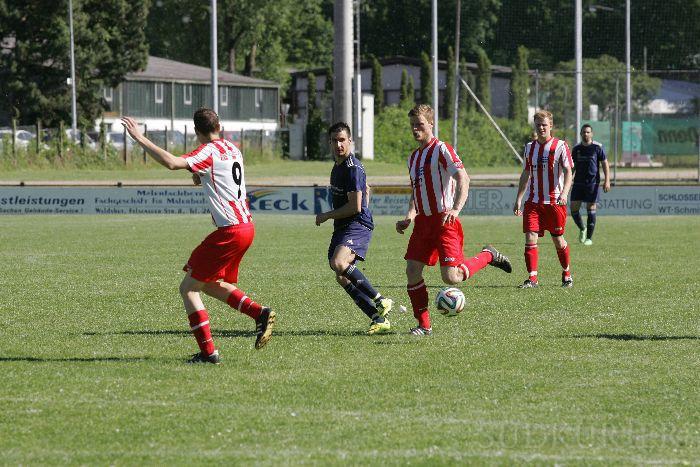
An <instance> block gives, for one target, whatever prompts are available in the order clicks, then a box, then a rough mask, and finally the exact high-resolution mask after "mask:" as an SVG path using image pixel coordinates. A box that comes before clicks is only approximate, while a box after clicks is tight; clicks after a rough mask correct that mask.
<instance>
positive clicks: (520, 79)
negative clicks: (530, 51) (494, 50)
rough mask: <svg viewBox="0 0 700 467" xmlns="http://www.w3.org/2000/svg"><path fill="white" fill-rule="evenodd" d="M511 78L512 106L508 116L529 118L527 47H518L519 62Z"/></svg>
mask: <svg viewBox="0 0 700 467" xmlns="http://www.w3.org/2000/svg"><path fill="white" fill-rule="evenodd" d="M512 70H513V72H512V73H511V78H510V95H509V97H510V106H509V109H508V116H509V117H510V118H511V119H512V120H515V121H518V122H524V121H526V120H527V90H528V85H529V76H528V73H527V71H528V67H527V49H526V48H525V47H523V46H522V45H521V46H520V47H518V62H517V63H516V64H515V65H513V67H512Z"/></svg>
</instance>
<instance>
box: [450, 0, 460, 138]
mask: <svg viewBox="0 0 700 467" xmlns="http://www.w3.org/2000/svg"><path fill="white" fill-rule="evenodd" d="M456 13H457V18H456V20H457V22H456V25H455V90H454V102H453V103H452V110H453V112H452V144H453V145H454V147H455V150H456V149H457V142H458V139H459V138H458V137H457V133H458V131H459V130H458V129H457V120H458V116H459V93H460V91H461V88H462V86H460V84H459V67H460V63H459V38H460V36H461V19H462V2H461V0H457V12H456ZM446 104H447V105H450V104H449V102H447V103H446Z"/></svg>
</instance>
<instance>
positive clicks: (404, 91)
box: [399, 68, 408, 104]
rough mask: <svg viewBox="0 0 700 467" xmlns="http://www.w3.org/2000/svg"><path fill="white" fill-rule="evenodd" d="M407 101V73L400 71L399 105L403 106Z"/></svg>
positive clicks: (404, 70)
mask: <svg viewBox="0 0 700 467" xmlns="http://www.w3.org/2000/svg"><path fill="white" fill-rule="evenodd" d="M407 99H408V72H407V71H406V69H405V68H404V69H403V70H401V88H400V90H399V103H400V104H403V103H404V102H406V100H407Z"/></svg>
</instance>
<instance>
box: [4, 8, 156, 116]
mask: <svg viewBox="0 0 700 467" xmlns="http://www.w3.org/2000/svg"><path fill="white" fill-rule="evenodd" d="M147 7H148V4H147V3H140V2H129V1H126V0H114V1H111V2H106V3H105V2H99V1H97V0H83V1H80V2H74V3H73V29H74V37H75V64H76V67H75V69H76V88H77V89H76V91H77V104H78V109H77V111H78V117H79V126H89V127H92V126H93V125H94V122H95V120H96V119H97V118H98V116H99V115H100V113H101V112H102V110H103V103H102V100H101V93H102V89H103V87H105V86H115V85H116V84H118V83H119V82H120V81H122V79H123V77H124V75H125V74H126V73H128V72H130V71H135V70H138V69H140V68H143V67H144V66H145V65H146V60H147V45H146V42H145V36H144V34H143V27H144V25H145V22H146V14H147V11H148V10H147ZM0 31H2V33H1V34H0V35H1V36H2V37H5V38H10V39H8V41H9V43H8V45H9V46H8V47H7V48H6V49H5V50H4V53H0V70H2V71H0V89H2V90H3V92H1V93H0V108H5V109H10V112H9V113H10V115H11V116H13V117H17V118H18V119H19V123H20V124H33V123H34V122H36V121H37V120H38V119H40V120H41V121H42V122H44V123H45V124H47V125H49V126H54V125H57V124H58V123H59V122H61V121H62V122H69V121H70V118H71V104H70V102H71V88H70V86H69V85H67V84H66V78H67V77H69V76H70V54H69V50H70V34H69V29H68V8H67V3H66V2H62V1H61V2H36V1H34V2H27V1H19V0H4V1H2V2H0Z"/></svg>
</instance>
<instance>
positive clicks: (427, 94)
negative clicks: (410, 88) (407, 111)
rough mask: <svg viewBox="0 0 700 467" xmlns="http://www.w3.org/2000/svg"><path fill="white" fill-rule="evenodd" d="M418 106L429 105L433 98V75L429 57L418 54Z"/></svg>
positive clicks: (423, 53) (425, 54)
mask: <svg viewBox="0 0 700 467" xmlns="http://www.w3.org/2000/svg"><path fill="white" fill-rule="evenodd" d="M420 58H421V63H420V99H419V101H418V102H419V103H420V104H430V100H431V99H432V97H433V73H432V67H431V64H430V57H429V56H428V54H427V53H425V52H421V54H420Z"/></svg>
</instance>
